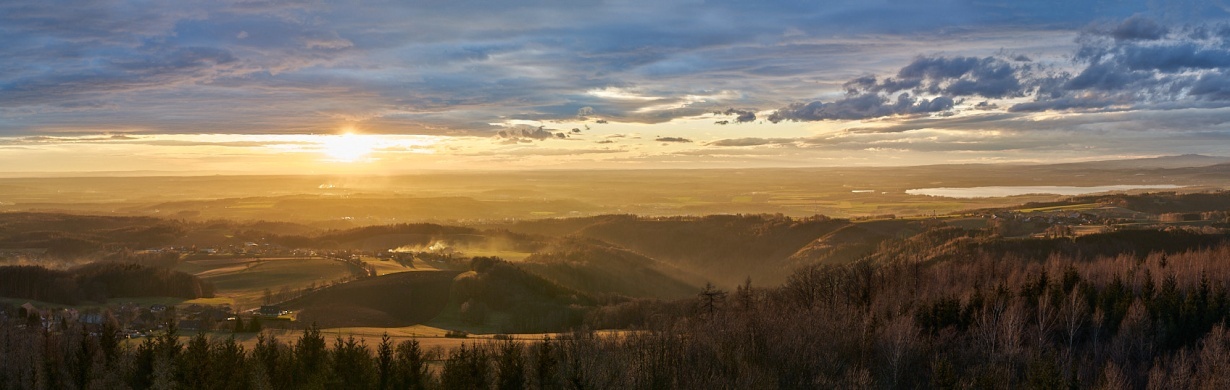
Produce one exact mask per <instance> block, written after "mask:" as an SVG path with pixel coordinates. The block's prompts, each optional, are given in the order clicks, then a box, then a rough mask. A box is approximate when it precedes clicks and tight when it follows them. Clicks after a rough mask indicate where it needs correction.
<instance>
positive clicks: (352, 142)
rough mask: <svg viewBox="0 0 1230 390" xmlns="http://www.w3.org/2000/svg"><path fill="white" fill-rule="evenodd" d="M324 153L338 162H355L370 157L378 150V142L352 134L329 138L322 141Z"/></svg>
mask: <svg viewBox="0 0 1230 390" xmlns="http://www.w3.org/2000/svg"><path fill="white" fill-rule="evenodd" d="M320 142H321V144H320V145H321V148H322V151H323V152H324V153H325V155H327V156H329V158H330V159H332V160H333V161H337V162H345V163H349V162H355V161H359V160H361V159H363V158H366V157H368V155H370V154H371V153H372V149H374V148H376V146H377V143H376V140H374V139H371V138H369V137H367V136H363V135H355V134H351V133H346V134H342V135H339V136H334V137H328V138H325V139H323V140H321V141H320Z"/></svg>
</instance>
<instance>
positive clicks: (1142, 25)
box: [1110, 15, 1167, 41]
mask: <svg viewBox="0 0 1230 390" xmlns="http://www.w3.org/2000/svg"><path fill="white" fill-rule="evenodd" d="M1166 33H1167V29H1166V28H1165V27H1162V25H1160V24H1157V22H1155V21H1153V20H1152V19H1149V18H1146V17H1143V16H1141V15H1134V16H1132V17H1130V18H1128V19H1127V20H1124V21H1123V23H1120V24H1119V25H1118V26H1115V28H1114V29H1113V30H1111V31H1110V35H1111V36H1112V37H1114V38H1115V40H1117V41H1137V40H1140V41H1147V40H1157V39H1162V37H1163V36H1165V35H1166Z"/></svg>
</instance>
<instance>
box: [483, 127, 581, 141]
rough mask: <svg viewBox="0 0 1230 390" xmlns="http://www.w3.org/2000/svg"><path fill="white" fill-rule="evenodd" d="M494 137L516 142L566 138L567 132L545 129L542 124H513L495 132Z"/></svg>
mask: <svg viewBox="0 0 1230 390" xmlns="http://www.w3.org/2000/svg"><path fill="white" fill-rule="evenodd" d="M495 137H496V138H499V139H503V140H505V141H511V142H506V143H516V142H523V141H529V140H535V141H543V140H548V139H564V138H568V134H566V133H564V132H559V131H555V130H554V129H547V128H545V127H544V126H537V127H535V126H530V125H514V126H510V127H508V128H506V129H504V130H500V131H498V132H496V134H495Z"/></svg>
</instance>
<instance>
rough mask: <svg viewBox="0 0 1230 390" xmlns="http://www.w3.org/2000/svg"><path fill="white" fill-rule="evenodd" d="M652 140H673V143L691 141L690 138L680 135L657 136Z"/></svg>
mask: <svg viewBox="0 0 1230 390" xmlns="http://www.w3.org/2000/svg"><path fill="white" fill-rule="evenodd" d="M654 141H658V142H675V143H690V142H692V140H690V139H687V138H681V137H658V138H656V139H654Z"/></svg>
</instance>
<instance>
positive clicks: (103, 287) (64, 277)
mask: <svg viewBox="0 0 1230 390" xmlns="http://www.w3.org/2000/svg"><path fill="white" fill-rule="evenodd" d="M213 293H214V289H213V285H212V284H210V283H209V282H206V281H204V280H201V279H200V278H197V277H196V276H193V275H190V274H186V273H183V272H178V271H171V270H168V269H165V268H155V267H149V266H144V265H139V264H125V263H110V262H99V263H91V264H86V265H83V266H80V267H76V268H72V269H69V270H55V269H48V268H44V267H41V266H32V265H21V266H6V267H0V296H3V297H7V298H20V299H31V300H37V301H43V302H52V303H59V304H65V305H75V304H79V303H83V302H86V301H92V302H102V301H105V300H107V299H108V298H116V297H155V296H157V297H179V298H187V299H192V298H200V297H212V296H213Z"/></svg>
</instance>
